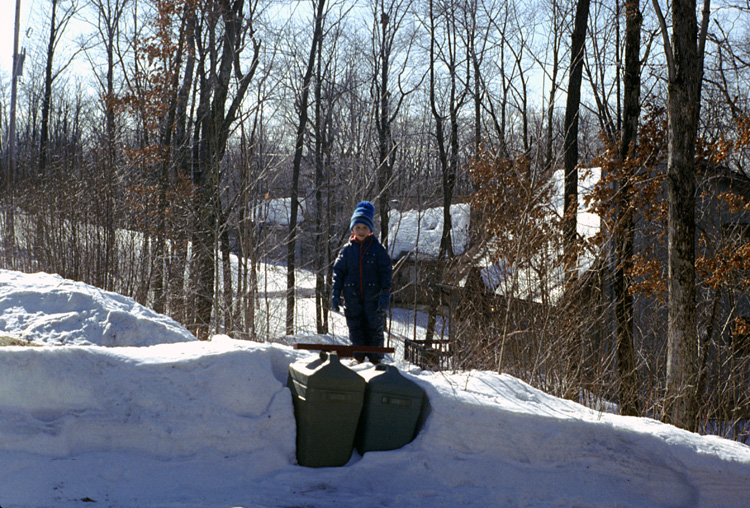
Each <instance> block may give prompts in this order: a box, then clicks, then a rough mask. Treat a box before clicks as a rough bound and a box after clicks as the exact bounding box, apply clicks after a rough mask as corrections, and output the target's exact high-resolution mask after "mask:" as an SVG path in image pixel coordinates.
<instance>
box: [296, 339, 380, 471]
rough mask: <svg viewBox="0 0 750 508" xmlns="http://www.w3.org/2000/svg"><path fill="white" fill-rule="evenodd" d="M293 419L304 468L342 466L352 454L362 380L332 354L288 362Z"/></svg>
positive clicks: (360, 403)
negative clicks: (295, 423)
mask: <svg viewBox="0 0 750 508" xmlns="http://www.w3.org/2000/svg"><path fill="white" fill-rule="evenodd" d="M287 386H288V387H289V389H290V390H291V391H292V400H293V402H294V416H295V419H296V420H297V462H298V463H299V464H300V465H301V466H307V467H336V466H343V465H345V464H346V463H347V462H349V459H350V458H351V455H352V450H353V448H354V437H355V435H356V432H357V422H358V421H359V416H360V413H361V411H362V402H363V399H364V393H365V380H364V379H363V378H362V377H361V376H360V375H359V374H357V373H356V372H354V371H353V370H351V369H349V368H348V367H346V366H344V365H342V364H341V362H340V361H339V358H338V356H336V355H335V354H331V355H327V354H326V353H321V354H320V357H319V358H318V359H317V360H315V361H313V362H310V361H306V360H302V361H298V362H295V363H292V364H291V365H289V378H288V380H287Z"/></svg>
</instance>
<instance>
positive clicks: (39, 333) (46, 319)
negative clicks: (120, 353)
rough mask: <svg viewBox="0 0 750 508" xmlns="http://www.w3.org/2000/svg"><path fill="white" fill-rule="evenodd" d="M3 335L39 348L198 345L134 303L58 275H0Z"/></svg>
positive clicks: (180, 328)
mask: <svg viewBox="0 0 750 508" xmlns="http://www.w3.org/2000/svg"><path fill="white" fill-rule="evenodd" d="M0 331H2V333H3V334H5V335H10V336H12V337H14V338H17V339H21V340H26V341H29V342H35V343H45V344H60V345H71V344H76V345H89V344H96V345H100V346H147V345H150V344H159V343H172V342H183V341H190V340H196V338H195V337H194V336H193V335H192V334H191V333H190V332H188V331H187V330H186V329H185V328H184V327H183V326H181V325H180V324H179V323H177V322H176V321H174V320H173V319H171V318H169V317H167V316H164V315H162V314H157V313H156V312H154V311H153V310H151V309H148V308H146V307H144V306H142V305H140V304H138V303H136V302H135V300H133V299H132V298H127V297H125V296H122V295H119V294H116V293H111V292H108V291H103V290H101V289H98V288H95V287H93V286H89V285H86V284H80V283H77V282H73V281H70V280H67V279H63V278H62V277H60V276H59V275H50V274H46V273H35V274H25V273H19V272H13V271H9V270H0Z"/></svg>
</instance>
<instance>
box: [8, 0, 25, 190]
mask: <svg viewBox="0 0 750 508" xmlns="http://www.w3.org/2000/svg"><path fill="white" fill-rule="evenodd" d="M20 25H21V0H16V23H15V27H14V29H13V71H12V72H11V74H12V76H13V77H12V80H11V87H10V128H9V129H8V130H9V132H8V154H9V155H8V159H9V160H8V174H7V175H6V180H5V186H6V189H7V190H8V191H10V190H11V188H12V185H13V181H14V180H15V174H16V95H17V89H18V85H17V82H18V74H19V72H18V71H19V60H20V58H19V54H18V30H19V28H20Z"/></svg>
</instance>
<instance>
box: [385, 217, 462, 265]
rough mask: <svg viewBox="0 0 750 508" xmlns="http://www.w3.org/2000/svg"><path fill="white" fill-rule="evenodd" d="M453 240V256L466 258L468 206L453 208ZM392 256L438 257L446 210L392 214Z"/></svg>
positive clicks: (389, 223)
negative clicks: (460, 255) (464, 255)
mask: <svg viewBox="0 0 750 508" xmlns="http://www.w3.org/2000/svg"><path fill="white" fill-rule="evenodd" d="M450 212H451V240H452V242H453V252H454V254H463V253H464V252H465V251H466V249H467V248H468V246H469V217H470V206H469V205H468V204H456V205H451V208H450ZM388 225H389V227H388V241H389V246H388V250H389V254H390V255H391V257H392V258H393V259H399V258H401V257H403V256H405V255H408V254H420V255H423V256H429V257H435V258H436V257H437V256H438V255H439V254H440V239H441V238H442V236H443V209H442V208H440V207H438V208H428V209H425V210H408V211H405V212H400V211H398V210H391V213H390V215H389V220H388Z"/></svg>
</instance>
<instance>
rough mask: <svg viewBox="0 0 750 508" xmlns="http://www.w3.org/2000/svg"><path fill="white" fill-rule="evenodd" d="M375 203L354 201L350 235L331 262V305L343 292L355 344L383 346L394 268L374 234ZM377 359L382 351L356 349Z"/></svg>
mask: <svg viewBox="0 0 750 508" xmlns="http://www.w3.org/2000/svg"><path fill="white" fill-rule="evenodd" d="M374 216H375V207H374V206H373V204H372V203H370V202H369V201H362V202H360V203H359V204H357V207H356V209H355V210H354V213H353V214H352V218H351V222H350V224H349V228H350V229H351V232H352V236H351V238H349V242H348V243H347V244H346V245H345V246H344V247H343V248H342V249H341V252H340V253H339V256H338V258H337V259H336V261H335V262H334V264H333V292H332V296H331V308H332V309H333V310H334V311H336V312H338V310H339V307H340V306H341V304H342V300H341V297H342V296H343V298H344V299H343V304H344V315H345V316H346V325H347V326H348V327H349V340H350V341H351V343H352V344H353V345H355V346H378V347H382V346H383V324H384V317H385V312H386V311H387V310H388V306H389V305H390V298H391V280H392V278H393V268H392V266H391V258H390V256H388V253H387V252H386V250H385V248H384V247H383V246H382V245H381V244H380V242H378V240H377V239H376V238H375V235H373V229H374V228H373V218H374ZM365 356H368V357H369V358H370V361H371V362H372V363H379V362H380V360H382V358H383V355H382V354H379V353H375V354H374V353H370V354H368V355H364V354H361V353H355V355H354V358H355V359H356V360H357V361H358V362H362V361H364V359H365Z"/></svg>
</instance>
